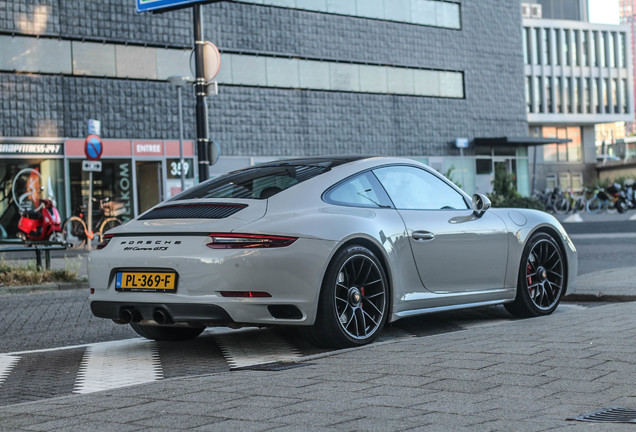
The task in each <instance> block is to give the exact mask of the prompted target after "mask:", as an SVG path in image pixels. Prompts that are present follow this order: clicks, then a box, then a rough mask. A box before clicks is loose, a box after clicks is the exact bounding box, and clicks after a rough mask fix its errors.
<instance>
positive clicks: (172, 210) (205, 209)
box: [139, 204, 247, 220]
mask: <svg viewBox="0 0 636 432" xmlns="http://www.w3.org/2000/svg"><path fill="white" fill-rule="evenodd" d="M245 207H247V205H246V204H172V205H167V206H163V207H157V208H156V209H154V210H151V211H149V212H148V213H146V214H144V215H142V216H140V217H139V220H153V219H224V218H226V217H229V216H232V215H233V214H235V213H237V212H239V211H241V210H243V209H244V208H245Z"/></svg>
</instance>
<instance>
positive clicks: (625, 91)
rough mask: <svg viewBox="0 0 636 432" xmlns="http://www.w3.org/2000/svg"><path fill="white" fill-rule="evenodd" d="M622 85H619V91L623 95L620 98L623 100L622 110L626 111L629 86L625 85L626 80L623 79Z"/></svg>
mask: <svg viewBox="0 0 636 432" xmlns="http://www.w3.org/2000/svg"><path fill="white" fill-rule="evenodd" d="M622 81H623V85H622V86H621V93H622V95H623V97H622V98H621V100H622V101H623V112H624V113H626V112H628V111H629V110H628V106H629V104H628V103H627V100H628V99H629V87H627V80H626V79H623V80H622Z"/></svg>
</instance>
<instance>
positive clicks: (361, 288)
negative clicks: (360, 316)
mask: <svg viewBox="0 0 636 432" xmlns="http://www.w3.org/2000/svg"><path fill="white" fill-rule="evenodd" d="M360 295H361V296H362V297H364V287H360ZM360 309H364V304H363V303H362V299H360Z"/></svg>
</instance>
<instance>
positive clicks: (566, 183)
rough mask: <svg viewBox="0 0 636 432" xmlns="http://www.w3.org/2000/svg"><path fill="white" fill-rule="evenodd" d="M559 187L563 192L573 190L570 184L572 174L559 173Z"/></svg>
mask: <svg viewBox="0 0 636 432" xmlns="http://www.w3.org/2000/svg"><path fill="white" fill-rule="evenodd" d="M559 187H560V188H561V190H562V191H569V190H570V189H571V188H572V184H571V183H570V173H566V172H565V173H564V172H562V173H559Z"/></svg>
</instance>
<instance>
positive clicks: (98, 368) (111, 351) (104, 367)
mask: <svg viewBox="0 0 636 432" xmlns="http://www.w3.org/2000/svg"><path fill="white" fill-rule="evenodd" d="M161 378H163V371H162V369H161V362H160V361H159V353H158V352H157V346H156V344H155V343H154V342H153V341H146V340H142V341H140V340H138V339H130V340H122V341H115V342H103V343H97V344H92V345H89V346H88V347H87V348H86V352H85V353H84V358H83V359H82V364H81V366H80V371H79V372H78V374H77V380H76V381H75V390H73V393H80V394H86V393H93V392H96V391H102V390H110V389H116V388H120V387H127V386H131V385H135V384H143V383H147V382H152V381H157V380H159V379H161Z"/></svg>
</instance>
